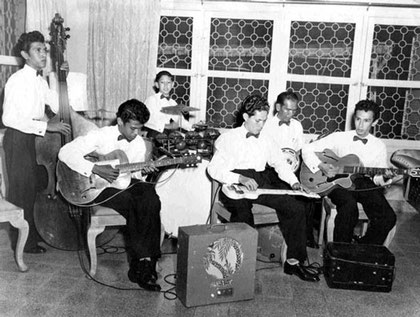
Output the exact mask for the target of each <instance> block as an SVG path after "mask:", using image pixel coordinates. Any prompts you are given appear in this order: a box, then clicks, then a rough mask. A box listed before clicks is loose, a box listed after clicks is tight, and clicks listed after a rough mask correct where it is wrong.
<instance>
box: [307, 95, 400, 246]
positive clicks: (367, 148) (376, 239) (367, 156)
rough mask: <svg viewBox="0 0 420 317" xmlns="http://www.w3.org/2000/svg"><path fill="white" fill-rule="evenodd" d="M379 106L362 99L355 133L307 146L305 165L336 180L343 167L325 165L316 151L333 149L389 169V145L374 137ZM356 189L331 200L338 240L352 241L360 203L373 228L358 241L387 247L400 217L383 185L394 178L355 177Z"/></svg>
mask: <svg viewBox="0 0 420 317" xmlns="http://www.w3.org/2000/svg"><path fill="white" fill-rule="evenodd" d="M379 113H380V109H379V106H378V105H377V104H376V103H375V102H373V101H370V100H361V101H359V102H358V103H357V104H356V108H355V113H354V125H355V130H351V131H345V132H335V133H333V134H330V135H328V136H326V137H325V138H322V139H320V140H318V141H316V142H313V143H310V144H306V145H305V146H304V147H303V149H302V156H303V160H304V162H305V164H306V165H307V167H308V168H309V169H310V171H312V172H313V173H315V172H318V171H321V172H322V173H323V175H325V176H327V177H334V176H335V175H336V174H337V173H338V171H339V168H338V166H336V165H333V164H327V163H325V162H322V161H321V160H320V159H319V158H318V156H317V155H316V154H315V152H319V151H323V150H324V149H330V150H332V151H333V152H334V153H335V154H336V155H337V156H339V157H343V156H345V155H348V154H355V155H357V156H358V157H359V159H360V161H361V163H362V164H363V166H365V167H379V168H388V163H387V151H386V147H385V144H384V142H383V141H382V140H380V139H379V138H376V137H375V136H373V135H372V134H370V131H371V128H372V127H374V126H375V125H376V124H377V123H378V119H379ZM355 176H356V177H355V179H354V185H355V190H354V191H350V190H347V189H344V188H340V187H338V188H336V189H334V190H332V191H331V192H330V193H329V194H328V197H330V198H331V201H332V202H333V203H334V204H335V205H336V206H337V216H336V218H335V227H334V241H335V242H351V241H352V238H353V231H354V227H355V226H356V224H357V221H358V217H359V211H358V208H357V202H360V203H361V204H362V205H363V209H364V211H365V213H366V215H367V216H368V218H369V221H370V222H369V227H368V230H367V232H366V234H365V236H364V237H362V238H361V239H360V240H359V241H358V242H359V243H363V244H383V242H384V241H385V239H386V237H387V235H388V232H389V231H390V230H391V229H392V228H393V227H394V226H395V222H396V216H395V213H394V211H393V210H392V208H391V206H390V205H389V203H388V201H387V200H386V199H385V196H384V193H383V189H382V188H378V187H377V186H383V185H386V184H390V183H391V181H392V180H391V179H389V178H390V177H391V175H389V176H382V175H376V176H374V178H373V180H372V179H371V178H369V177H367V176H364V175H355Z"/></svg>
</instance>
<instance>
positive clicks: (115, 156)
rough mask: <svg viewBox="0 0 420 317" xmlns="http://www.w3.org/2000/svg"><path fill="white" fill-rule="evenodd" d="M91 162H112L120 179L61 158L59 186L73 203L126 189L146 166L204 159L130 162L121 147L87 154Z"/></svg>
mask: <svg viewBox="0 0 420 317" xmlns="http://www.w3.org/2000/svg"><path fill="white" fill-rule="evenodd" d="M85 158H86V159H88V160H89V161H91V162H97V164H100V165H107V164H109V165H111V166H113V167H114V168H116V169H118V170H119V171H120V175H119V176H118V178H117V179H116V180H115V181H113V182H112V183H110V182H108V181H107V180H105V179H103V178H102V177H99V176H98V175H95V174H91V176H89V177H86V176H84V175H81V174H79V173H78V172H76V171H74V170H72V169H71V168H69V167H68V166H67V165H66V164H65V163H63V162H61V161H58V164H57V186H58V189H59V190H60V192H61V194H62V195H63V197H64V198H65V199H66V200H67V201H68V202H70V203H72V204H74V205H83V204H88V203H90V202H92V201H93V200H94V199H95V198H96V197H98V196H99V194H100V193H101V192H102V191H103V190H104V189H105V188H108V187H113V188H117V189H121V190H123V189H126V188H127V187H128V185H130V182H131V172H134V171H139V170H141V169H143V168H145V167H152V166H153V167H163V166H170V165H183V166H190V167H191V166H195V165H196V164H197V163H200V162H201V157H200V156H196V155H188V156H182V157H176V158H171V159H162V160H156V161H150V162H138V163H128V158H127V155H126V154H125V153H124V152H123V151H121V150H115V151H112V152H110V153H108V154H106V155H98V154H96V153H93V154H91V155H89V156H86V157H85Z"/></svg>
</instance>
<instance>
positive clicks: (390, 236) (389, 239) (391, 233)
mask: <svg viewBox="0 0 420 317" xmlns="http://www.w3.org/2000/svg"><path fill="white" fill-rule="evenodd" d="M395 231H397V227H396V226H394V227H393V228H392V229H391V230H390V231H389V233H388V236H387V237H386V239H385V241H384V246H386V247H387V248H388V247H389V245H390V244H391V242H392V239H394V236H395Z"/></svg>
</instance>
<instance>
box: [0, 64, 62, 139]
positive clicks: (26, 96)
mask: <svg viewBox="0 0 420 317" xmlns="http://www.w3.org/2000/svg"><path fill="white" fill-rule="evenodd" d="M45 105H49V106H50V108H51V110H52V111H53V112H55V113H57V112H58V94H57V93H56V92H55V91H54V90H51V89H50V88H49V87H48V84H47V82H46V81H45V79H44V78H43V77H42V76H37V75H36V70H35V69H34V68H32V67H30V66H28V65H26V64H25V66H24V67H23V68H22V69H20V70H18V71H17V72H16V73H14V74H13V75H12V76H10V78H9V80H8V81H7V83H6V86H5V88H4V103H3V123H4V125H5V126H7V127H10V128H13V129H16V130H19V131H21V132H24V133H28V134H36V135H41V136H43V135H44V134H45V131H46V130H47V122H46V121H41V120H43V119H44V117H45Z"/></svg>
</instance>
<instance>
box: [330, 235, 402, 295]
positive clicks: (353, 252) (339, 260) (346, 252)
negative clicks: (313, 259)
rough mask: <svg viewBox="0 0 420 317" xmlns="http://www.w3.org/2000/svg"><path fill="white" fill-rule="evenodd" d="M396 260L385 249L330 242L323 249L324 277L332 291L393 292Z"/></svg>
mask: <svg viewBox="0 0 420 317" xmlns="http://www.w3.org/2000/svg"><path fill="white" fill-rule="evenodd" d="M394 271H395V257H394V255H393V254H392V253H391V252H390V251H389V250H388V249H387V248H386V247H384V246H382V245H367V244H350V243H339V242H329V243H328V244H327V246H326V248H325V249H324V276H325V280H326V282H327V284H328V286H329V287H331V288H346V289H355V290H363V291H376V292H390V291H391V289H392V282H393V281H394Z"/></svg>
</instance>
